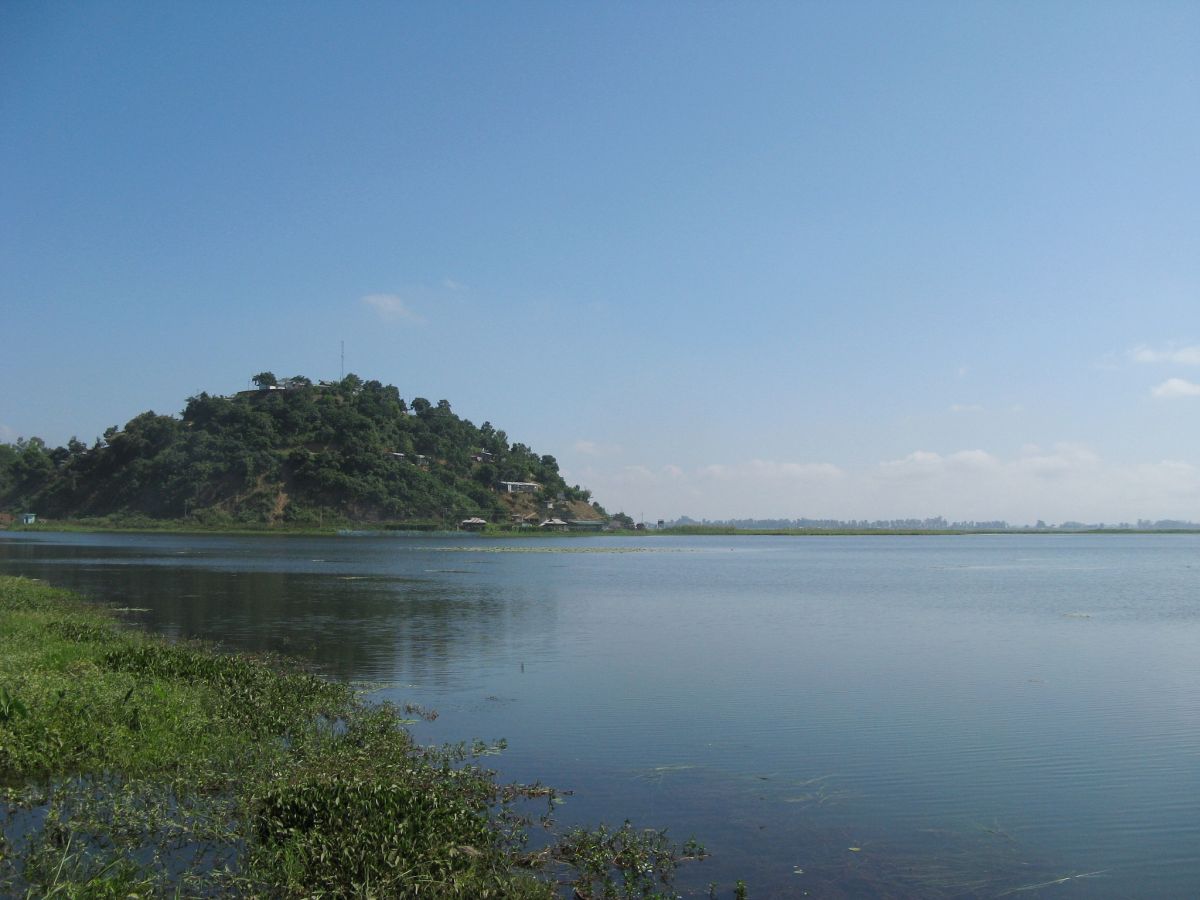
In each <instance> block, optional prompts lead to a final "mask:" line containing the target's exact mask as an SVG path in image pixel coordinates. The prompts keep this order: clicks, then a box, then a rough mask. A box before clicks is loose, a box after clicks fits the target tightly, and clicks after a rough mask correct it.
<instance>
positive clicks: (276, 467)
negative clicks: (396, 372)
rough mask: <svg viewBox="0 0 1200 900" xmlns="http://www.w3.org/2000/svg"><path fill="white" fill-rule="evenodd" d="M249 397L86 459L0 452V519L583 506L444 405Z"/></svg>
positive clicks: (32, 442) (136, 426)
mask: <svg viewBox="0 0 1200 900" xmlns="http://www.w3.org/2000/svg"><path fill="white" fill-rule="evenodd" d="M254 383H255V384H256V385H258V389H256V390H253V391H243V392H241V393H239V394H236V395H234V396H231V397H222V396H211V395H209V394H207V393H201V394H198V395H197V396H194V397H190V398H189V399H188V401H187V406H186V407H185V408H184V410H183V413H182V415H181V416H180V417H175V416H167V415H158V414H156V413H154V412H144V413H142V414H141V415H139V416H136V417H135V418H133V419H131V420H130V421H129V422H128V423H126V425H125V427H124V428H120V429H118V428H116V427H113V428H110V429H108V430H107V431H106V432H105V433H104V436H103V437H102V438H98V439H97V440H96V442H95V444H94V445H93V446H91V447H89V446H87V445H86V444H84V443H82V442H80V441H78V440H76V439H75V438H72V439H71V440H70V441H69V442H68V443H67V446H65V447H57V448H54V449H51V448H49V447H47V445H46V444H45V442H44V441H42V440H41V439H39V438H30V439H28V440H24V439H22V440H18V441H17V442H16V443H14V444H0V509H8V510H12V511H21V510H32V511H36V512H38V513H39V514H41V515H44V516H50V517H55V518H59V517H69V518H85V517H100V516H145V517H149V518H162V519H181V518H192V519H194V520H197V521H200V522H203V523H209V524H222V523H226V522H230V523H232V522H245V523H256V522H257V523H276V522H286V523H294V524H316V523H318V522H321V521H324V522H328V521H332V520H339V519H340V520H346V521H352V522H383V521H394V522H420V521H425V522H430V523H444V522H449V521H453V520H454V519H455V518H456V517H460V516H480V517H482V518H485V519H489V520H503V519H504V518H505V517H506V515H507V513H508V512H509V507H508V506H506V505H505V502H504V500H503V499H502V494H501V493H500V491H499V490H498V489H497V488H498V486H499V484H500V482H502V481H520V482H536V483H537V484H539V485H540V486H541V488H540V491H539V494H538V497H539V499H541V498H543V497H544V498H547V499H558V498H560V497H562V498H564V499H566V500H584V501H586V500H590V497H591V495H590V493H589V492H588V491H586V490H584V489H582V488H580V487H579V486H578V485H575V486H569V485H567V484H566V482H565V481H564V480H563V478H562V476H561V475H560V474H559V471H558V463H557V461H556V460H555V459H554V457H553V456H548V455H545V456H539V455H538V454H536V453H534V452H533V450H531V449H530V448H529V447H527V446H525V445H524V444H520V443H514V444H510V443H509V440H508V436H507V435H506V434H505V433H504V432H503V431H500V430H497V429H496V428H494V427H492V425H491V424H490V423H488V422H484V423H483V424H482V425H479V426H476V425H473V424H472V423H471V422H469V421H468V420H466V419H463V418H460V417H459V416H457V415H455V414H454V412H453V411H452V410H451V408H450V404H449V403H448V402H447V401H445V400H440V401H438V402H437V403H436V404H434V403H431V402H429V401H428V400H426V399H424V398H423V397H417V398H416V399H414V400H413V401H412V403H411V404H408V403H406V402H405V401H404V399H403V398H402V397H401V396H400V392H399V390H398V389H397V388H395V387H394V386H392V385H383V384H381V383H380V382H378V381H363V380H362V379H361V378H359V377H358V376H356V375H347V376H346V377H345V378H343V379H342V380H341V381H338V382H333V383H321V384H313V383H312V382H311V381H310V380H309V379H308V378H305V377H303V376H296V377H294V378H287V379H276V378H275V376H274V375H273V374H271V373H270V372H263V373H260V374H259V375H257V376H255V378H254Z"/></svg>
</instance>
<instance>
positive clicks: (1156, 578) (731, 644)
mask: <svg viewBox="0 0 1200 900" xmlns="http://www.w3.org/2000/svg"><path fill="white" fill-rule="evenodd" d="M0 572H3V573H5V574H22V575H30V576H34V577H38V578H43V579H45V580H46V581H48V582H50V583H52V584H54V585H59V586H64V587H69V588H72V589H74V590H77V591H79V592H81V593H83V594H86V595H87V596H89V597H90V598H93V599H95V600H97V601H99V602H102V603H105V604H110V605H116V606H120V607H135V608H139V609H144V610H146V611H144V612H137V613H132V614H130V615H131V616H132V618H133V620H134V621H137V622H138V623H140V624H142V625H144V627H146V628H148V629H151V630H153V631H158V632H162V633H165V634H168V635H172V636H179V637H184V636H187V637H201V638H206V639H211V640H216V641H219V642H221V643H223V644H225V645H227V646H229V647H233V648H238V649H247V650H272V651H279V652H283V653H287V654H291V655H294V656H298V657H301V658H303V659H305V660H307V661H308V662H310V663H311V664H313V665H315V666H316V667H318V668H319V669H320V670H321V671H323V672H325V673H327V674H328V675H330V676H331V677H334V678H338V679H354V680H358V681H365V682H373V683H375V685H376V687H377V693H376V694H375V696H378V697H380V698H384V699H389V700H394V701H397V702H399V703H407V702H414V703H418V704H421V705H422V706H424V707H428V708H433V709H436V710H437V711H438V712H439V713H440V715H439V717H438V718H437V719H436V720H435V721H432V722H421V723H418V724H417V725H415V726H414V729H415V730H416V732H417V734H418V735H419V737H420V738H421V739H423V740H426V741H429V742H457V741H460V740H470V739H473V738H477V737H478V738H483V739H485V740H491V739H499V738H504V739H506V740H507V743H508V749H507V750H506V751H505V752H504V753H503V754H502V755H500V756H499V757H496V758H495V759H494V761H493V762H494V765H495V766H496V768H498V769H499V770H500V771H501V772H502V773H503V775H504V776H505V777H506V778H509V779H525V780H532V779H538V778H540V779H541V780H542V781H544V782H547V783H549V784H553V785H555V786H557V787H560V788H563V789H570V790H573V791H574V792H575V793H574V794H573V795H572V796H571V797H570V798H569V799H568V801H567V802H566V803H565V804H564V805H563V806H562V807H561V808H560V812H559V820H560V822H563V823H568V824H569V823H573V822H586V823H595V822H597V821H600V820H605V821H608V822H612V823H614V824H619V823H620V821H621V820H623V819H624V818H626V817H629V818H631V819H633V820H634V822H635V823H636V824H644V825H654V826H660V827H667V828H669V830H670V834H671V835H672V836H674V837H675V838H677V839H680V840H682V839H685V838H687V837H690V836H694V837H696V838H697V839H699V840H700V841H701V842H702V843H704V844H705V845H706V846H707V847H708V849H709V850H710V851H711V852H712V854H713V856H712V858H711V859H709V860H707V861H705V862H703V863H701V864H693V865H689V866H688V867H686V868H685V869H684V870H683V872H682V877H681V881H680V885H679V886H680V889H681V890H684V891H686V892H695V893H696V894H697V895H700V896H704V895H706V894H707V888H706V886H707V884H708V883H709V882H710V881H715V882H717V883H718V884H719V885H721V886H722V894H721V896H729V891H730V886H731V885H732V882H733V880H734V879H736V878H744V879H745V880H746V882H747V885H748V887H749V891H750V896H751V897H752V898H762V897H776V896H778V897H790V896H803V895H804V892H808V895H809V896H814V897H877V896H884V897H1000V896H1012V897H1016V898H1027V897H1043V896H1044V897H1101V898H1107V897H1185V896H1193V897H1194V896H1197V894H1198V893H1200V536H1195V535H977V536H919V537H902V536H866V537H841V536H839V537H832V536H831V537H804V538H795V537H779V538H775V537H757V536H756V537H697V538H674V537H654V536H647V537H645V538H602V537H594V538H593V537H589V538H580V539H570V538H569V539H519V540H507V541H497V540H489V539H485V538H480V537H478V536H466V535H463V536H456V535H436V536H420V537H410V536H403V537H401V536H358V537H355V536H348V537H336V538H333V537H331V538H299V537H200V536H175V535H170V536H167V535H84V534H50V533H11V534H5V535H3V536H0Z"/></svg>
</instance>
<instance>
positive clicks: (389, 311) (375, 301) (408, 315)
mask: <svg viewBox="0 0 1200 900" xmlns="http://www.w3.org/2000/svg"><path fill="white" fill-rule="evenodd" d="M362 302H363V303H364V304H365V305H367V306H369V307H371V308H372V309H373V310H375V313H376V314H377V315H378V316H379V318H380V319H381V320H382V321H384V322H399V321H408V322H416V323H420V322H424V321H425V320H424V319H423V318H422V317H421V316H420V315H418V314H417V313H416V312H415V311H414V310H412V309H411V308H410V307H409V305H408V303H407V301H405V299H404V298H403V297H401V296H400V295H398V294H367V295H366V296H365V297H363V298H362Z"/></svg>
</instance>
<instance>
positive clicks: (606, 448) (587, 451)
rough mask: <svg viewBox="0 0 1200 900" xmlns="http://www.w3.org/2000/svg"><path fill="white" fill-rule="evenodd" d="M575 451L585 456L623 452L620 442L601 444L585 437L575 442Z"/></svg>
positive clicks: (612, 454)
mask: <svg viewBox="0 0 1200 900" xmlns="http://www.w3.org/2000/svg"><path fill="white" fill-rule="evenodd" d="M575 452H576V453H581V454H583V455H584V456H617V455H618V454H620V452H621V445H620V444H601V443H599V442H597V441H588V440H584V439H582V438H581V439H580V440H577V441H576V442H575Z"/></svg>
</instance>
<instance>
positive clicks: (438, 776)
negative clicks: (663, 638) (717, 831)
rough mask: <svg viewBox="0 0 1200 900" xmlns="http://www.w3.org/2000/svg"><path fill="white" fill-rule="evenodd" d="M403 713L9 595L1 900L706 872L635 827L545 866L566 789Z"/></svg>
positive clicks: (565, 881) (652, 883)
mask: <svg viewBox="0 0 1200 900" xmlns="http://www.w3.org/2000/svg"><path fill="white" fill-rule="evenodd" d="M421 712H424V711H421ZM403 716H404V711H402V710H399V709H396V708H395V707H393V706H391V705H389V704H386V703H370V702H367V701H366V700H365V699H364V698H363V696H362V695H361V694H360V693H359V692H358V691H356V690H355V689H354V688H352V687H351V686H349V685H345V684H338V683H334V682H330V681H327V680H325V679H322V678H319V677H316V676H315V675H313V674H311V673H307V672H304V671H301V670H300V669H299V668H297V667H296V666H295V665H294V664H289V663H287V662H286V661H284V660H280V659H273V658H250V657H247V656H242V655H231V654H224V653H220V652H218V651H216V650H215V649H214V648H212V647H208V646H203V645H199V644H192V643H168V642H166V641H164V640H162V639H159V638H156V637H153V636H148V635H145V634H142V633H140V632H135V631H133V630H131V629H125V628H122V627H120V625H119V623H118V622H117V619H116V614H115V613H113V612H111V611H104V610H98V609H96V608H94V607H90V606H87V605H86V604H84V603H82V602H80V601H79V600H77V599H75V598H73V597H71V596H70V595H68V594H66V593H64V592H62V591H57V590H54V589H52V588H49V587H47V586H46V585H44V584H41V583H39V582H35V581H31V580H27V579H18V578H7V577H3V578H0V893H2V894H5V895H21V894H25V895H27V896H64V897H66V896H88V897H131V896H132V897H138V896H158V895H165V894H181V895H186V896H215V895H232V896H262V895H269V896H295V897H301V896H303V897H343V896H364V897H365V896H381V897H383V896H387V897H470V898H487V897H515V898H552V897H556V896H577V897H582V898H666V897H674V896H676V895H675V893H674V892H673V889H672V884H673V876H674V873H675V870H676V868H677V866H678V865H679V864H680V863H681V862H683V861H684V860H687V859H698V858H700V857H702V856H703V855H704V852H703V850H702V848H700V847H699V846H698V845H696V844H694V843H692V842H689V843H687V844H684V845H682V846H680V845H677V844H675V843H674V842H672V841H671V840H670V839H668V837H667V836H666V834H665V833H663V832H660V831H654V830H644V829H637V828H634V827H633V826H632V825H630V824H629V823H625V824H624V825H623V826H621V827H620V828H616V829H612V828H607V827H605V826H600V827H599V828H595V829H591V830H587V829H576V830H574V831H570V832H567V833H566V834H562V835H555V834H554V833H553V832H551V833H550V837H549V839H548V842H547V843H546V844H545V846H543V847H542V849H540V850H537V851H530V850H529V849H528V841H529V837H530V835H531V833H532V832H533V830H534V828H535V826H539V825H540V826H545V827H547V828H552V818H551V813H552V811H553V809H554V806H555V802H556V800H557V799H558V798H559V795H558V793H557V792H556V791H554V790H553V789H550V788H547V787H545V786H543V785H540V784H534V785H520V784H501V783H500V782H499V781H498V779H497V777H496V774H495V773H494V772H493V771H491V770H489V769H487V768H484V767H483V766H482V765H481V764H480V760H481V759H482V758H483V757H486V756H489V755H491V754H492V753H494V752H496V751H497V749H498V748H496V747H494V746H491V745H487V744H484V743H479V744H476V745H475V746H472V747H467V746H462V747H443V748H431V747H424V746H420V745H418V744H416V743H415V742H414V741H413V739H412V737H411V735H410V733H409V732H408V730H407V729H406V727H405V722H406V721H407V720H406V719H404V718H403ZM541 809H544V810H545V811H544V813H542V814H541V815H538V810H541Z"/></svg>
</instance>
